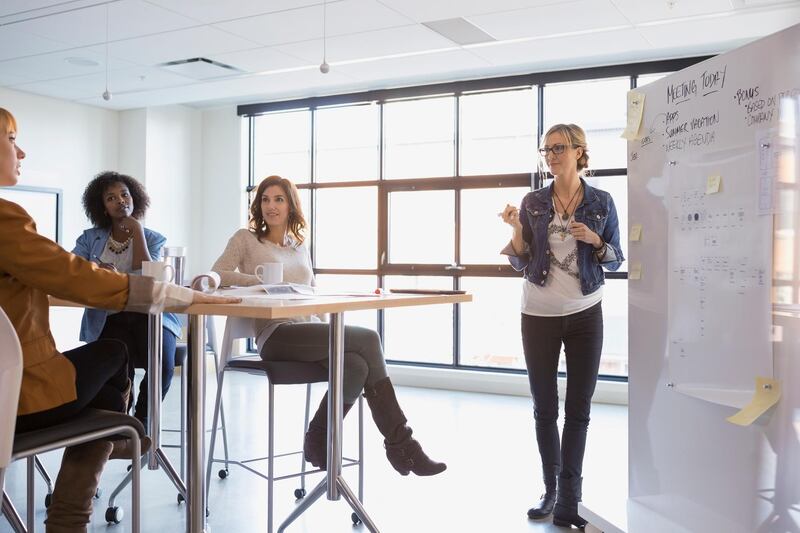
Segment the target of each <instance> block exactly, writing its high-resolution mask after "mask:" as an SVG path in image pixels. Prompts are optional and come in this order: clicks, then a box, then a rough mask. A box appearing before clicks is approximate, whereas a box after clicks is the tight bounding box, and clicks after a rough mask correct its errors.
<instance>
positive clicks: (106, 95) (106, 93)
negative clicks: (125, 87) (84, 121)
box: [103, 4, 114, 102]
mask: <svg viewBox="0 0 800 533" xmlns="http://www.w3.org/2000/svg"><path fill="white" fill-rule="evenodd" d="M108 18H109V14H108V4H106V90H105V91H103V100H105V101H106V102H108V101H109V100H111V98H112V97H113V96H114V95H112V94H111V91H109V90H108Z"/></svg>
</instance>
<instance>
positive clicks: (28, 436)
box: [0, 309, 144, 533]
mask: <svg viewBox="0 0 800 533" xmlns="http://www.w3.org/2000/svg"><path fill="white" fill-rule="evenodd" d="M0 347H2V350H0V412H2V413H6V414H9V413H16V412H17V404H18V401H19V392H20V387H21V386H22V349H21V348H20V344H19V339H18V338H17V333H16V331H15V330H14V328H13V326H12V325H11V322H10V321H9V320H8V317H7V316H6V314H5V312H4V311H3V310H2V309H0ZM15 425H16V417H14V416H4V417H0V490H2V489H3V486H4V485H3V484H4V480H5V472H6V469H7V468H8V465H9V464H10V463H11V462H13V461H16V460H18V459H27V529H26V527H25V526H24V525H23V524H22V519H21V518H20V516H19V514H18V513H17V511H16V509H15V508H14V505H13V504H12V503H11V499H10V498H9V497H8V495H7V494H6V492H5V490H2V492H3V503H2V514H4V515H5V516H6V518H8V520H9V522H10V523H11V526H12V527H13V528H14V530H15V531H18V532H25V531H30V532H32V531H34V528H35V524H34V520H35V508H34V498H35V494H34V468H35V466H34V458H35V456H36V454H40V453H45V452H49V451H52V450H57V449H59V448H65V447H68V446H75V445H78V444H83V443H86V442H91V441H93V440H97V439H102V438H108V437H112V436H121V435H124V436H126V437H128V438H130V439H131V441H132V443H133V459H132V460H131V468H132V471H133V472H134V475H133V476H132V479H133V490H132V492H131V500H132V503H131V508H132V515H133V518H132V521H131V522H132V524H131V527H132V531H133V533H139V529H140V527H139V516H140V512H139V511H140V504H139V496H140V489H139V469H140V464H141V458H140V455H141V454H140V453H139V450H140V448H141V437H143V436H144V426H142V424H141V423H140V422H139V421H138V420H136V419H135V418H134V417H132V416H128V415H125V414H122V413H115V412H112V411H102V410H99V409H87V410H85V411H84V412H83V413H81V414H80V415H78V416H76V417H74V418H70V419H69V420H67V421H65V422H64V423H62V424H58V425H55V426H50V427H47V428H43V429H38V430H35V431H27V432H25V433H17V434H15V433H14V429H15Z"/></svg>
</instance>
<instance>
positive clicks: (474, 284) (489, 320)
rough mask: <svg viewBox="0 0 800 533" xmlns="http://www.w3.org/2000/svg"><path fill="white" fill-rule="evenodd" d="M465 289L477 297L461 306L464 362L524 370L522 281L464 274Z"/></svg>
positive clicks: (462, 362) (463, 287) (462, 358)
mask: <svg viewBox="0 0 800 533" xmlns="http://www.w3.org/2000/svg"><path fill="white" fill-rule="evenodd" d="M461 288H462V289H464V290H466V291H468V292H470V293H472V295H473V297H474V300H473V302H472V303H468V304H466V305H462V306H461V361H460V362H461V364H464V365H475V366H488V367H494V368H522V369H524V368H525V356H524V355H523V353H522V336H521V334H520V307H519V306H520V295H521V294H522V280H521V279H520V278H472V277H464V278H462V279H461ZM490 332H491V333H490Z"/></svg>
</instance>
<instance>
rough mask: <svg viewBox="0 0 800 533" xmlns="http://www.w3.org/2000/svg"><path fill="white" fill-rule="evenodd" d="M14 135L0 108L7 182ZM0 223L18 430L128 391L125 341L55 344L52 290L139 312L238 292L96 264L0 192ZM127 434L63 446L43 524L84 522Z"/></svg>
mask: <svg viewBox="0 0 800 533" xmlns="http://www.w3.org/2000/svg"><path fill="white" fill-rule="evenodd" d="M16 139H17V122H16V120H15V119H14V116H13V115H12V114H11V113H9V112H8V111H6V110H5V109H3V108H0V186H3V187H6V186H13V185H16V184H17V180H18V178H19V175H20V167H21V162H22V160H23V159H24V158H25V152H23V151H22V149H21V148H20V147H19V146H17V141H16ZM0 228H3V230H2V231H0V307H2V309H3V311H4V312H5V313H6V315H8V318H9V320H10V321H11V324H12V325H13V326H14V329H15V330H16V332H17V336H18V337H19V342H20V345H21V347H22V367H23V368H22V387H21V390H20V397H19V405H18V408H17V413H16V415H17V419H16V432H25V431H32V430H35V429H41V428H45V427H48V426H53V425H56V424H60V423H62V422H64V421H65V420H68V419H69V418H71V417H74V416H76V415H79V414H81V412H83V411H84V410H85V409H87V408H97V409H107V410H111V411H118V412H124V410H125V404H126V401H127V398H128V395H129V394H130V381H129V380H128V376H127V367H128V355H127V350H126V349H125V345H124V344H122V343H121V342H119V341H115V340H110V339H104V340H98V341H95V342H90V343H89V344H85V345H83V346H80V347H78V348H75V349H74V350H69V351H67V352H64V353H60V352H59V351H58V350H57V349H56V345H55V341H54V340H53V335H52V333H51V332H50V317H49V314H50V304H49V302H48V300H47V295H48V294H50V295H53V296H55V297H58V298H63V299H66V300H71V301H73V302H77V303H79V304H82V305H88V306H95V307H105V308H108V309H115V310H123V309H125V310H129V311H138V312H142V313H147V312H160V311H161V310H162V309H163V308H164V307H165V306H167V305H169V306H175V307H179V306H180V307H185V306H188V305H189V304H191V303H234V302H236V301H238V300H239V299H237V298H221V297H217V296H208V295H205V294H202V293H199V292H194V291H191V290H189V289H184V288H182V287H177V286H175V285H170V284H166V283H159V282H156V281H154V280H153V279H152V278H144V277H142V276H128V275H126V274H121V273H117V272H112V271H110V270H103V269H101V268H98V267H97V265H94V264H92V263H90V262H89V261H85V260H83V259H81V258H80V257H77V256H75V255H73V254H70V253H68V252H66V251H64V249H63V248H61V247H60V246H59V245H58V244H56V243H54V242H53V241H51V240H50V239H47V238H46V237H43V236H41V235H39V234H38V233H37V232H36V223H35V222H34V221H33V219H31V217H30V215H28V213H27V212H25V210H24V209H22V208H21V207H20V206H18V205H17V204H15V203H14V202H9V201H8V200H4V199H0ZM8 415H9V414H8V413H3V416H8ZM127 443H128V441H127V440H115V441H113V442H112V441H109V440H105V439H101V440H96V441H92V442H87V443H85V444H81V445H78V446H70V447H69V448H67V449H66V450H64V455H63V457H62V459H61V468H60V469H59V472H58V478H57V479H56V485H55V490H54V491H53V500H52V502H51V504H50V506H49V507H48V508H47V520H46V524H47V528H46V530H47V533H85V532H86V526H87V524H88V523H89V520H90V518H91V514H92V498H93V497H94V494H95V491H96V489H97V485H98V483H99V481H100V475H101V473H102V471H103V467H104V465H105V463H106V461H107V460H108V459H109V458H111V459H114V458H123V457H127V458H130V453H131V451H130V448H129V447H128V446H127ZM142 449H143V450H144V449H145V447H144V446H143V448H142Z"/></svg>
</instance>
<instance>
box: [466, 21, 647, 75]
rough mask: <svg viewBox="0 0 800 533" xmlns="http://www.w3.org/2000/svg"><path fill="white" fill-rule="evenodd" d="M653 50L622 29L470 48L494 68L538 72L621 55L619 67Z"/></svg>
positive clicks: (634, 34) (639, 38) (628, 31)
mask: <svg viewBox="0 0 800 533" xmlns="http://www.w3.org/2000/svg"><path fill="white" fill-rule="evenodd" d="M650 48H651V47H650V46H649V45H648V43H647V41H645V40H644V39H643V38H642V36H641V35H639V33H637V32H636V30H632V29H623V30H614V31H607V32H603V33H593V34H586V35H574V36H570V37H561V38H542V39H531V40H529V41H523V42H512V43H506V44H504V43H500V44H495V45H487V46H476V47H470V52H472V53H473V54H475V55H477V56H479V57H482V58H484V59H486V60H487V61H489V62H490V63H491V64H493V65H498V66H499V65H506V66H512V65H517V66H520V67H526V68H528V69H530V70H536V69H537V68H539V67H541V66H543V65H550V64H554V63H557V62H559V61H563V62H564V64H565V65H566V64H569V65H573V66H574V65H575V64H583V65H587V64H589V63H590V62H596V56H602V57H611V56H614V55H618V57H619V59H617V60H616V61H613V62H617V63H618V62H623V61H625V59H626V58H630V57H633V55H635V54H636V53H641V52H642V51H643V50H648V49H650Z"/></svg>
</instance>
